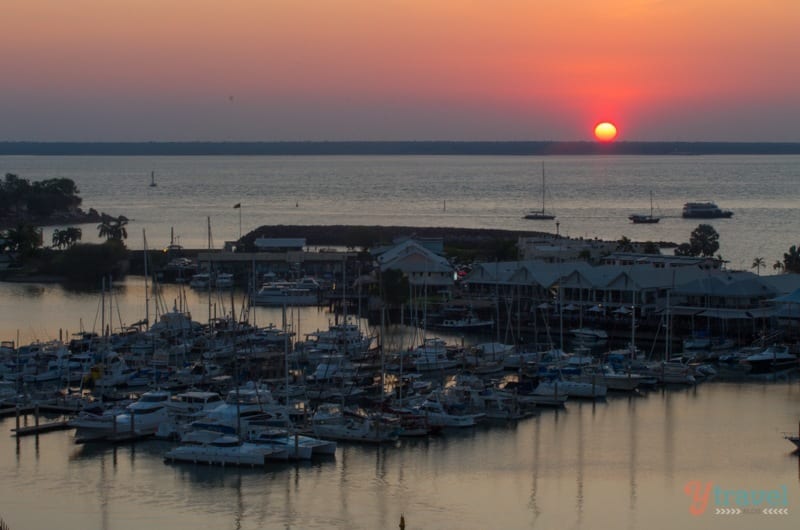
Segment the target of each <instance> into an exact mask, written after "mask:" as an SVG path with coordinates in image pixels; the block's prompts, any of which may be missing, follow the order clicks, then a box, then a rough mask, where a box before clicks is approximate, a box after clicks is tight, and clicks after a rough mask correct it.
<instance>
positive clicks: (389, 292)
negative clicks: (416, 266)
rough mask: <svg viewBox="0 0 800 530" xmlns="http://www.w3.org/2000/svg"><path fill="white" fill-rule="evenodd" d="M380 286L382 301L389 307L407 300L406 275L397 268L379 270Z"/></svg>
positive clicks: (396, 305)
mask: <svg viewBox="0 0 800 530" xmlns="http://www.w3.org/2000/svg"><path fill="white" fill-rule="evenodd" d="M380 279H381V283H380V288H381V291H382V295H383V301H384V302H385V303H386V305H387V306H389V307H398V306H399V305H400V304H403V303H405V302H406V301H407V300H408V277H407V276H406V275H405V274H403V271H401V270H399V269H386V270H385V271H382V272H381V275H380Z"/></svg>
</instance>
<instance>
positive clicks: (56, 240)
mask: <svg viewBox="0 0 800 530" xmlns="http://www.w3.org/2000/svg"><path fill="white" fill-rule="evenodd" d="M82 235H83V231H82V230H81V229H80V228H76V227H74V226H70V227H69V228H65V229H63V230H59V229H55V230H53V246H54V247H55V248H59V249H60V248H70V247H71V246H72V245H74V244H75V243H77V242H78V241H80V240H81V236H82Z"/></svg>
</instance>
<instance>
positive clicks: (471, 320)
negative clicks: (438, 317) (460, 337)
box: [431, 312, 494, 331]
mask: <svg viewBox="0 0 800 530" xmlns="http://www.w3.org/2000/svg"><path fill="white" fill-rule="evenodd" d="M492 326H494V320H486V319H482V318H478V317H477V316H476V315H475V314H474V313H472V312H469V313H467V314H466V315H464V316H463V317H461V318H445V319H444V320H442V321H441V322H440V323H438V324H435V325H434V326H431V327H436V328H438V329H443V330H454V331H476V330H483V329H486V328H491V327H492Z"/></svg>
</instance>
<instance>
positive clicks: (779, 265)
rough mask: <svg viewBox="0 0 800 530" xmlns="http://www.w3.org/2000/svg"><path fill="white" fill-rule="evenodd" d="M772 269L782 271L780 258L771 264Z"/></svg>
mask: <svg viewBox="0 0 800 530" xmlns="http://www.w3.org/2000/svg"><path fill="white" fill-rule="evenodd" d="M772 270H774V271H782V270H783V262H782V261H781V260H778V261H776V262H775V263H773V264H772Z"/></svg>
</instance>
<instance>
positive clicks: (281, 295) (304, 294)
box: [253, 282, 319, 306]
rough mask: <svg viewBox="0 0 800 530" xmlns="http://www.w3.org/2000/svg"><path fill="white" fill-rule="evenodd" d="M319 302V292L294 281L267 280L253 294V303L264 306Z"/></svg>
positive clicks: (302, 304) (315, 303)
mask: <svg viewBox="0 0 800 530" xmlns="http://www.w3.org/2000/svg"><path fill="white" fill-rule="evenodd" d="M318 303H319V292H318V291H316V290H314V289H311V288H309V287H303V286H300V285H299V284H298V283H296V282H268V283H265V284H263V285H262V286H261V288H260V289H259V290H258V292H257V293H256V294H255V295H253V304H255V305H265V306H284V305H286V306H309V305H317V304H318Z"/></svg>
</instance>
